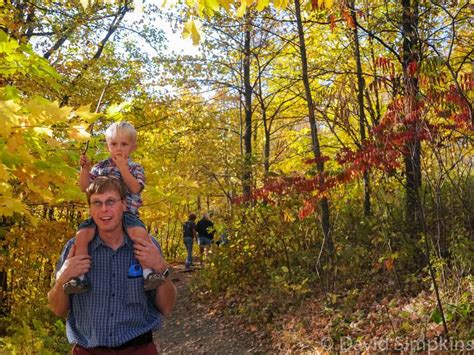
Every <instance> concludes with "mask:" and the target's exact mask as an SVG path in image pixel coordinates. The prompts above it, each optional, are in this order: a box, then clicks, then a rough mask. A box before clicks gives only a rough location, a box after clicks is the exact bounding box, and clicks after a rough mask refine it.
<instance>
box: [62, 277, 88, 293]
mask: <svg viewBox="0 0 474 355" xmlns="http://www.w3.org/2000/svg"><path fill="white" fill-rule="evenodd" d="M90 288H91V285H90V284H89V281H87V280H86V279H83V280H81V279H80V278H79V277H73V278H72V279H70V280H69V281H68V282H66V283H65V284H64V285H63V290H64V293H65V294H66V295H78V294H80V293H84V292H87V291H89V290H90Z"/></svg>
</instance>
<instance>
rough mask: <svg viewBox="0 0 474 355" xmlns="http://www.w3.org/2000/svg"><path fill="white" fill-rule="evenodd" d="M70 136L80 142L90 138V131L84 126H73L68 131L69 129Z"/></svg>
mask: <svg viewBox="0 0 474 355" xmlns="http://www.w3.org/2000/svg"><path fill="white" fill-rule="evenodd" d="M67 133H68V135H69V138H71V139H74V140H76V141H79V142H83V141H85V140H87V139H89V138H90V136H91V135H90V134H89V132H87V130H86V129H85V128H84V127H83V126H77V125H76V126H72V127H71V128H70V129H69V130H68V131H67Z"/></svg>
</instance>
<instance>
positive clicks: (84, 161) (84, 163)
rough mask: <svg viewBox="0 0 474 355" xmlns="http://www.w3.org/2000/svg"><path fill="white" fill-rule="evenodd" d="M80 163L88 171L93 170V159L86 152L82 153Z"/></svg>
mask: <svg viewBox="0 0 474 355" xmlns="http://www.w3.org/2000/svg"><path fill="white" fill-rule="evenodd" d="M79 164H80V165H81V168H82V169H85V170H87V171H90V170H91V165H92V164H91V161H90V160H89V159H88V158H87V156H86V155H85V154H82V155H81V158H80V159H79Z"/></svg>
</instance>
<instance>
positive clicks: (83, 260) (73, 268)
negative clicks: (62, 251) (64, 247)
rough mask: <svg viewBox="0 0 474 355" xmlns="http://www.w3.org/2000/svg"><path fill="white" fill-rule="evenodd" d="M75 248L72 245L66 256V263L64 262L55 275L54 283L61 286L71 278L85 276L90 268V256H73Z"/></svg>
mask: <svg viewBox="0 0 474 355" xmlns="http://www.w3.org/2000/svg"><path fill="white" fill-rule="evenodd" d="M75 254H76V246H75V245H73V246H72V247H71V250H70V251H69V254H68V255H67V258H66V261H65V262H64V264H63V266H62V267H61V269H60V270H59V271H58V272H57V274H56V282H57V283H59V284H61V285H63V284H64V283H65V282H67V281H69V280H70V279H72V278H73V277H78V276H80V275H84V274H86V273H87V272H88V271H89V269H90V268H91V257H90V255H77V256H76V255H75Z"/></svg>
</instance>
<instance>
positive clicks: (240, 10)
mask: <svg viewBox="0 0 474 355" xmlns="http://www.w3.org/2000/svg"><path fill="white" fill-rule="evenodd" d="M246 11H247V3H246V2H245V1H242V2H241V3H240V7H239V8H238V9H237V12H236V13H235V14H236V16H237V17H243V16H244V15H245V12H246Z"/></svg>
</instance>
